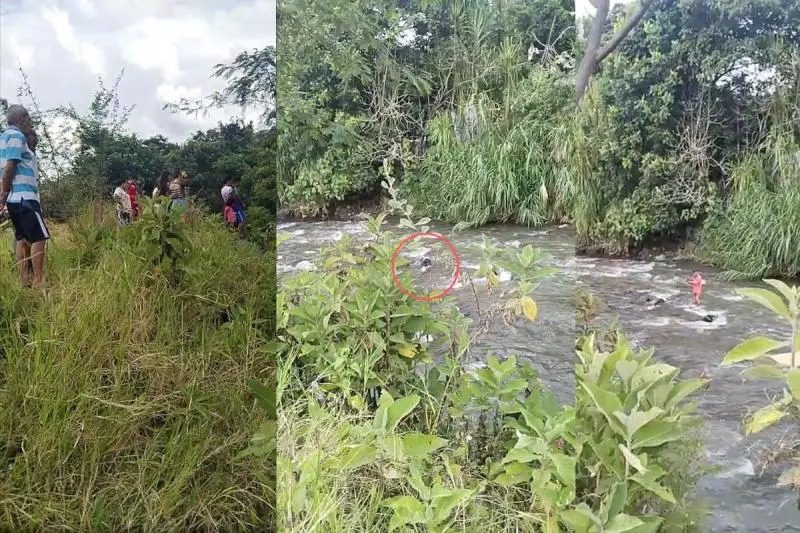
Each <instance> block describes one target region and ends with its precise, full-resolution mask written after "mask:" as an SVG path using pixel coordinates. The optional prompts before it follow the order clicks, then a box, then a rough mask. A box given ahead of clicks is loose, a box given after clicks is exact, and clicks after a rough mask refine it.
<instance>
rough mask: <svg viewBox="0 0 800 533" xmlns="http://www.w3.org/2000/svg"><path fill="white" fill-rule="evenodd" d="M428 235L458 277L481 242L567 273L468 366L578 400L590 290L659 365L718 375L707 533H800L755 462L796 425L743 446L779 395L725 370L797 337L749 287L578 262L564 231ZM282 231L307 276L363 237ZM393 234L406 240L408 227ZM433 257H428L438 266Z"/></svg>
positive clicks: (335, 227) (705, 498)
mask: <svg viewBox="0 0 800 533" xmlns="http://www.w3.org/2000/svg"><path fill="white" fill-rule="evenodd" d="M389 227H390V226H389ZM390 229H391V227H390ZM432 229H433V230H434V231H438V232H440V233H442V234H444V235H446V236H447V237H448V238H449V239H450V240H451V241H452V242H453V244H454V245H455V247H456V248H457V250H458V251H459V254H460V256H461V262H462V267H463V269H464V270H466V271H468V272H471V273H472V275H473V278H474V275H475V273H474V271H472V270H473V269H474V268H476V267H477V264H478V263H479V261H480V252H479V251H476V250H474V249H473V246H474V245H478V244H480V242H481V241H482V235H486V236H487V237H489V238H490V239H491V240H492V242H493V243H494V244H495V245H497V246H501V247H515V248H518V247H522V246H525V245H527V244H531V245H533V246H534V247H536V248H539V249H541V250H542V251H544V252H546V253H548V254H550V255H551V256H552V259H551V260H550V263H551V264H552V265H553V266H556V267H558V268H559V269H560V272H559V274H558V275H556V276H554V277H553V278H550V279H548V280H546V281H544V282H543V283H542V285H541V286H540V287H539V288H538V289H537V290H536V292H535V294H534V296H535V299H536V301H537V304H538V307H539V317H538V318H537V320H536V321H535V322H532V323H531V322H527V321H523V320H520V321H518V324H516V325H515V327H507V326H505V325H503V324H502V323H500V324H498V325H497V327H493V328H491V329H490V330H489V331H488V332H487V333H486V334H485V335H484V336H482V337H481V339H480V341H479V344H478V345H477V346H474V347H473V349H472V350H471V354H472V356H471V357H472V358H473V360H472V361H471V363H472V364H476V365H480V364H481V361H480V359H481V357H482V356H481V354H484V355H485V354H486V353H487V352H492V353H494V354H495V355H497V356H498V357H501V358H502V357H505V356H508V355H516V356H517V357H518V358H519V359H523V360H526V361H529V362H530V363H531V364H532V365H533V366H534V367H536V368H537V369H538V370H539V373H540V376H541V379H542V382H543V383H544V384H545V385H546V386H547V387H548V388H549V389H550V390H551V391H552V392H553V393H554V394H555V395H556V396H557V397H558V398H559V399H560V400H561V401H564V402H572V398H571V397H572V396H573V394H574V386H575V379H574V363H575V355H574V348H573V346H574V339H575V336H576V327H575V290H576V288H577V286H579V285H580V286H583V287H584V288H585V289H587V290H589V291H590V292H592V293H593V294H595V295H596V296H599V297H600V299H601V300H602V301H603V302H604V303H605V304H606V305H607V312H606V314H613V315H615V316H618V317H619V319H620V323H621V325H622V327H623V329H624V330H625V332H626V334H627V335H628V336H629V337H630V338H631V340H632V341H633V342H634V343H635V344H636V345H638V346H641V347H643V348H645V347H655V349H656V352H655V358H656V359H659V360H661V361H663V362H666V363H668V364H671V365H674V366H676V367H678V368H680V369H681V371H682V372H681V376H682V377H687V378H688V377H697V376H700V375H701V374H705V376H706V377H708V378H710V379H711V383H710V385H709V387H708V388H707V389H706V390H705V391H704V392H699V393H697V394H696V395H695V396H694V398H693V400H694V401H695V402H696V403H697V405H698V409H699V412H700V414H702V415H703V416H704V418H705V420H706V454H707V457H708V462H709V463H710V464H711V465H713V466H714V467H715V468H714V471H713V473H709V474H707V475H705V476H704V477H703V478H702V480H701V483H700V486H699V490H698V498H700V499H701V501H702V502H703V503H704V505H705V508H706V509H707V516H706V517H705V520H704V523H703V525H702V530H703V531H709V532H727V531H752V532H757V531H759V532H767V531H769V532H777V531H800V511H799V510H798V508H797V503H796V497H795V496H794V495H793V494H792V493H791V492H790V491H788V490H786V489H780V488H776V487H775V484H776V481H777V475H778V473H779V470H775V469H767V470H766V471H765V472H762V469H761V467H760V459H759V458H760V456H761V452H762V451H763V450H765V449H770V448H774V447H775V445H776V442H778V441H779V440H780V439H781V438H782V437H784V436H786V434H787V432H788V431H789V430H791V429H793V428H792V427H791V426H790V425H787V426H780V425H779V426H778V427H775V428H774V429H772V430H769V431H767V432H764V433H763V434H759V435H758V436H755V437H747V438H745V437H743V432H742V428H741V422H742V419H743V418H744V416H745V415H746V414H747V413H748V412H751V411H753V410H755V409H757V408H758V407H760V406H762V405H764V404H765V403H767V402H768V400H769V396H770V395H775V394H777V393H779V392H780V389H781V387H780V385H779V384H774V383H772V382H769V381H753V380H747V381H745V380H744V379H743V378H742V377H741V376H740V372H741V370H742V368H744V367H743V366H734V367H728V368H721V367H720V366H719V362H720V361H721V360H722V358H723V357H724V355H725V353H726V352H727V351H728V350H730V349H731V348H732V347H733V346H735V345H736V344H738V343H739V342H741V341H742V340H744V339H745V338H747V337H749V336H752V335H756V334H758V335H767V336H774V337H778V338H788V336H789V334H790V331H789V330H788V326H786V325H784V324H781V323H780V321H778V320H777V319H776V318H775V317H774V316H772V315H771V314H770V312H769V311H767V310H765V309H763V308H761V307H760V306H758V305H756V304H754V303H751V302H749V301H747V300H745V299H743V298H742V297H740V296H739V295H738V294H737V293H736V292H735V289H736V288H737V287H741V286H743V285H744V284H739V283H731V282H724V281H721V280H719V279H717V278H716V277H715V275H716V273H715V271H713V270H712V269H709V268H706V267H702V266H696V265H690V264H687V263H679V262H675V261H671V260H669V259H666V258H665V259H663V260H654V261H650V262H637V261H629V260H614V259H598V258H589V257H576V256H575V246H574V234H573V232H572V230H571V229H570V228H568V227H562V228H552V229H545V230H539V231H537V230H531V229H527V228H521V227H517V226H493V227H487V228H481V229H480V230H475V231H472V230H470V231H464V232H459V233H452V231H451V229H450V228H449V227H447V226H443V225H440V226H435V227H434V228H432ZM279 231H281V232H282V233H283V234H285V235H286V236H288V237H289V238H288V240H287V241H285V242H284V243H283V244H282V245H281V247H280V249H279V250H278V272H279V274H285V273H291V272H293V271H298V270H303V269H308V268H312V265H313V261H314V259H315V257H316V256H317V254H318V252H319V249H320V248H321V247H323V246H324V245H326V244H329V243H331V242H334V241H337V240H340V239H341V238H343V237H344V236H345V235H352V236H353V237H354V238H355V239H356V240H358V238H359V236H362V237H363V236H364V235H365V232H364V229H363V226H362V224H361V223H359V222H334V221H331V222H301V223H297V222H288V223H282V224H280V225H279ZM393 231H394V230H393ZM396 231H397V235H398V241H399V240H400V238H402V235H403V230H400V229H397V230H396ZM439 248H441V249H442V250H444V249H443V248H442V247H431V250H432V252H431V253H432V254H434V253H435V250H434V249H439ZM443 255H446V254H443ZM437 260H438V258H436V257H433V261H434V263H435V262H436V261H437ZM694 270H699V271H700V272H701V273H702V274H703V277H704V278H705V279H706V280H707V284H706V289H705V292H704V294H703V299H702V302H701V305H700V306H694V305H693V304H692V302H691V298H690V293H689V288H688V286H687V284H686V279H687V278H688V277H690V276H691V274H692V272H693V271H694ZM387 275H388V273H387ZM502 278H503V275H502V273H501V280H502ZM445 285H447V283H446V279H445V280H444V281H443V283H442V286H445ZM479 293H482V291H479ZM453 294H454V296H456V297H457V298H458V300H459V302H460V304H461V305H462V306H463V308H462V310H463V311H464V312H465V313H466V314H468V315H475V314H476V305H475V298H474V295H473V291H472V287H471V286H469V285H466V284H465V285H462V284H459V285H457V286H456V289H455V291H454V293H453ZM648 297H650V298H662V299H664V303H663V304H661V305H658V306H655V307H654V306H652V305H650V304H648V303H647V298H648ZM706 315H712V316H713V317H714V319H713V321H712V322H705V321H704V320H703V317H704V316H706Z"/></svg>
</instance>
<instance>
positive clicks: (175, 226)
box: [134, 198, 192, 275]
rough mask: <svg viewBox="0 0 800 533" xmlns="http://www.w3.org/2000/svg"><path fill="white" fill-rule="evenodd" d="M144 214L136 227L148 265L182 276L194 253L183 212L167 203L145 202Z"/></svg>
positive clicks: (140, 250)
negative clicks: (162, 267)
mask: <svg viewBox="0 0 800 533" xmlns="http://www.w3.org/2000/svg"><path fill="white" fill-rule="evenodd" d="M141 209H142V213H141V216H140V217H139V220H137V223H136V224H135V225H134V231H135V235H136V244H137V247H138V250H139V252H140V253H141V254H142V255H143V257H144V259H145V261H147V262H148V263H151V264H153V265H157V266H166V267H169V268H171V269H172V272H173V274H175V275H180V273H181V272H183V269H184V268H185V266H186V260H187V258H188V256H189V253H190V252H191V250H192V247H191V242H190V241H189V239H188V237H187V233H186V224H185V222H184V221H183V219H182V218H181V214H182V213H181V211H180V210H178V209H171V208H170V202H169V200H168V199H165V198H160V199H158V200H156V201H152V200H149V199H147V198H145V199H143V200H142V207H141Z"/></svg>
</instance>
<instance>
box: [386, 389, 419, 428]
mask: <svg viewBox="0 0 800 533" xmlns="http://www.w3.org/2000/svg"><path fill="white" fill-rule="evenodd" d="M418 403H419V396H417V395H416V394H412V395H410V396H406V397H404V398H400V399H398V400H395V402H394V403H393V404H392V405H390V406H389V408H388V409H387V410H386V430H387V431H390V432H391V431H394V430H395V429H397V425H398V424H399V423H400V421H401V420H402V419H403V418H405V417H406V416H408V414H409V413H411V411H413V410H414V408H415V407H416V406H417V404H418Z"/></svg>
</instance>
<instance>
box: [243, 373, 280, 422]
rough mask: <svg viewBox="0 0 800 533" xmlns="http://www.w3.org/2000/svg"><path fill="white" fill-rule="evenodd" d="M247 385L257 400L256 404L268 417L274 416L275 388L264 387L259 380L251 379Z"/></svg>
mask: <svg viewBox="0 0 800 533" xmlns="http://www.w3.org/2000/svg"><path fill="white" fill-rule="evenodd" d="M248 385H249V386H250V390H251V391H253V394H254V395H255V397H256V400H258V404H259V405H260V406H261V408H262V409H264V410H265V411H266V412H267V416H269V417H270V418H274V417H275V389H273V388H267V387H265V386H264V385H263V384H262V383H261V382H259V381H256V380H251V381H250V382H249V383H248Z"/></svg>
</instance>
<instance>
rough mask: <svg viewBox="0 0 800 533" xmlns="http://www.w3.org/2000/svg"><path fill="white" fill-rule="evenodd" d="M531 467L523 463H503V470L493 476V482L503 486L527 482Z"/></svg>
mask: <svg viewBox="0 0 800 533" xmlns="http://www.w3.org/2000/svg"><path fill="white" fill-rule="evenodd" d="M532 474H533V468H532V467H531V466H529V465H527V464H525V463H520V462H516V461H515V462H512V463H509V464H507V465H505V472H503V473H502V474H500V475H498V476H497V477H496V478H495V480H494V481H495V483H497V484H498V485H502V486H504V487H509V486H511V485H518V484H520V483H528V482H529V481H530V480H531V475H532Z"/></svg>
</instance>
